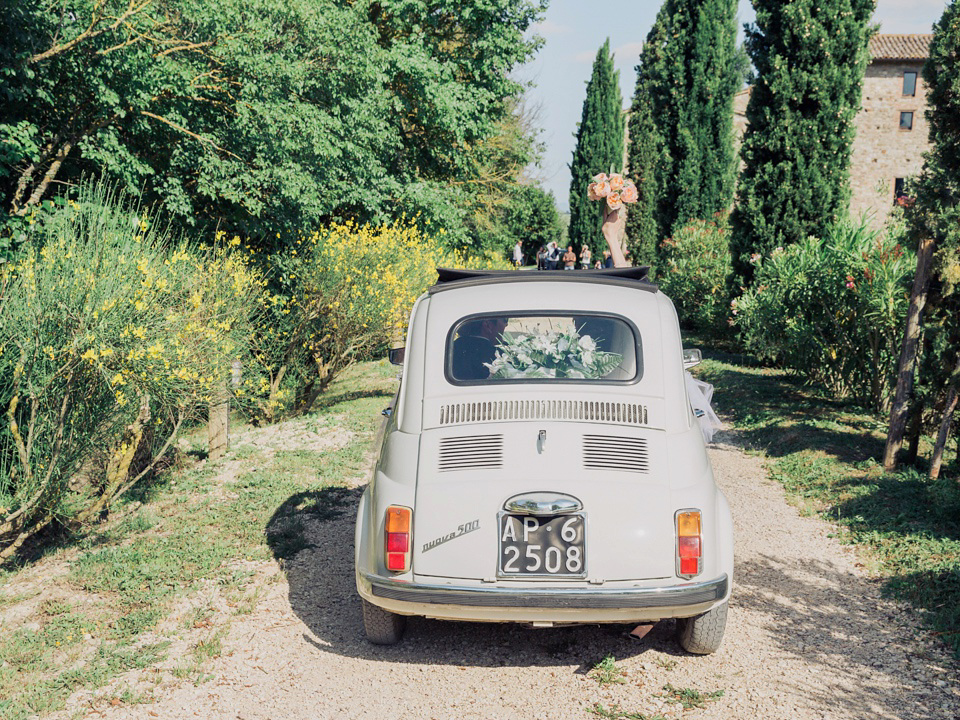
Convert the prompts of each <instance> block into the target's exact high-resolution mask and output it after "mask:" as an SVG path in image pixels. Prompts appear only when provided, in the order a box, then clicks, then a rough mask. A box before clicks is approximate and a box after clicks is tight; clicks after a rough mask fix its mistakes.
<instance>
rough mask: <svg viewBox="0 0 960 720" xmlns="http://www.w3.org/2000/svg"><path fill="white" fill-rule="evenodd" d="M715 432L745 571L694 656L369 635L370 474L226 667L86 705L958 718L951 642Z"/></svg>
mask: <svg viewBox="0 0 960 720" xmlns="http://www.w3.org/2000/svg"><path fill="white" fill-rule="evenodd" d="M720 439H721V442H720V443H718V444H717V445H716V446H715V447H714V448H713V449H712V450H711V455H712V459H713V463H714V468H715V471H716V474H717V477H718V480H719V482H720V484H721V486H722V487H723V488H724V491H725V492H726V493H727V496H728V497H729V499H730V503H731V506H732V508H733V514H734V520H735V523H736V543H737V547H736V554H737V569H736V578H735V585H734V592H733V599H732V601H731V613H730V621H729V624H728V626H727V634H726V639H725V641H724V644H723V647H722V648H721V649H720V651H719V652H718V653H717V654H715V655H712V656H709V657H693V656H687V655H684V654H683V653H682V652H681V651H680V650H679V648H678V647H677V645H676V644H675V643H674V641H673V638H672V630H673V625H672V623H670V622H664V623H660V624H659V625H657V626H655V628H654V629H653V631H652V632H651V633H650V634H649V635H647V636H646V637H645V638H644V639H642V640H637V639H635V638H631V637H629V636H627V635H626V633H625V631H626V630H628V629H629V628H624V627H622V626H616V627H613V626H601V627H596V626H594V627H581V628H564V629H551V630H528V629H524V628H520V627H515V626H509V625H482V624H451V623H441V622H437V621H429V620H422V619H413V620H411V622H410V624H409V627H408V631H407V638H406V639H405V641H404V642H403V643H402V644H401V645H399V646H397V647H390V648H377V647H374V646H371V645H369V644H367V643H366V642H365V640H364V638H363V630H362V625H361V619H360V605H359V601H358V600H357V597H356V595H355V591H354V587H353V560H352V547H353V511H354V508H355V500H356V497H359V489H358V490H357V491H356V496H355V498H354V501H353V502H352V503H351V506H350V507H349V508H348V510H347V512H346V513H344V515H343V516H342V517H340V518H338V519H334V520H328V521H326V522H316V523H314V524H313V525H311V526H310V527H309V529H308V532H309V534H310V541H311V542H312V543H313V545H314V548H312V549H307V550H304V551H302V552H301V553H300V554H299V555H298V556H297V557H296V558H295V560H294V561H293V562H292V563H291V565H290V567H289V569H288V573H287V577H286V578H283V576H282V575H279V574H275V577H274V579H275V580H276V582H268V583H266V584H265V587H264V594H263V596H262V598H261V600H260V602H259V604H258V605H257V608H256V610H255V611H254V612H253V613H252V614H251V615H246V616H240V617H238V618H237V619H235V620H234V621H233V623H232V625H231V630H230V634H229V637H228V639H227V640H226V641H225V642H224V647H225V652H224V654H223V655H222V656H221V657H220V658H218V659H216V660H215V661H213V662H212V663H211V665H210V667H209V670H210V671H211V672H212V673H213V674H214V675H215V679H214V680H212V681H210V682H207V683H203V684H200V685H198V686H193V685H190V684H183V683H181V684H172V685H160V686H159V687H157V688H155V689H154V691H153V692H154V696H155V698H156V702H155V703H153V704H149V705H141V706H133V707H129V706H128V707H118V708H109V707H108V708H106V709H105V710H104V709H102V708H101V709H99V710H98V711H97V712H96V713H94V714H92V715H91V717H93V716H99V717H107V718H124V719H126V718H144V719H145V720H146V719H149V718H156V717H160V718H184V717H201V718H210V719H227V718H229V719H231V720H233V719H234V718H236V719H238V720H255V719H256V720H260V719H266V718H272V719H274V720H286V719H297V718H303V719H307V718H311V719H312V718H377V719H378V720H382V719H383V718H550V720H560V719H562V718H578V719H584V718H591V717H597V715H592V714H590V713H588V709H589V708H591V707H594V706H595V704H596V703H600V704H601V705H602V706H603V707H604V708H606V709H607V710H610V709H612V708H613V707H614V706H619V708H620V710H621V712H623V713H635V715H631V716H627V717H634V718H639V717H641V714H643V715H647V716H656V715H657V714H658V713H659V714H661V715H664V716H666V717H679V716H681V715H682V716H684V717H689V718H698V719H699V718H723V719H724V720H732V719H737V718H743V719H744V720H747V719H749V720H755V719H756V718H765V719H767V720H772V719H777V718H783V719H787V718H790V719H791V720H795V719H797V718H801V719H804V720H805V719H807V718H858V719H860V718H862V719H863V720H867V719H870V720H875V719H876V718H923V719H924V720H929V719H932V718H944V719H947V718H950V719H952V718H957V717H960V686H958V682H957V673H956V669H957V666H956V665H955V664H953V663H952V661H950V660H949V659H948V656H947V654H946V653H945V652H944V651H943V650H942V648H940V647H939V646H936V645H934V644H932V643H931V641H930V638H929V637H927V636H925V635H924V634H923V633H921V632H920V631H918V630H917V629H916V623H915V622H914V620H913V619H912V618H911V617H910V615H909V613H908V612H906V611H905V610H902V609H899V608H898V607H897V606H896V605H895V604H893V603H891V602H888V601H885V600H883V599H881V598H880V592H879V588H878V585H877V584H876V583H874V582H872V581H870V580H869V579H867V578H865V577H864V573H863V572H862V571H861V570H860V568H859V567H858V563H857V559H856V556H855V555H854V553H853V552H852V551H851V550H850V549H849V548H847V547H844V546H841V545H840V544H839V543H838V542H837V541H836V540H834V539H832V538H831V537H829V533H830V532H831V528H830V527H829V526H828V525H827V524H825V523H824V522H822V521H821V520H819V519H817V518H812V517H801V516H799V515H798V514H797V511H796V510H795V509H794V508H792V507H790V506H788V505H787V503H786V502H785V501H784V498H783V493H782V491H781V489H780V487H779V486H777V485H775V484H774V483H772V482H770V481H768V480H766V479H765V475H764V472H763V468H762V466H761V460H760V459H759V458H756V457H751V456H747V455H745V454H744V453H743V452H741V451H740V449H739V448H738V447H736V446H735V445H733V444H726V443H724V442H723V440H724V438H723V436H721V438H720ZM727 439H728V440H729V439H730V438H729V436H727ZM268 571H269V572H274V573H276V571H275V570H270V569H268ZM931 648H933V649H931ZM606 655H613V656H614V657H615V658H616V665H617V667H619V668H620V669H622V670H623V671H624V672H625V673H626V675H625V678H624V679H625V682H624V683H622V684H607V685H600V684H599V683H598V682H597V680H596V679H595V678H594V677H592V676H591V675H590V674H588V673H589V672H590V670H591V668H593V666H594V665H595V664H596V663H597V662H598V661H600V660H601V659H603V658H604V656H606ZM668 684H669V685H671V686H672V687H674V688H678V689H682V688H690V689H695V690H698V691H701V692H702V693H713V692H715V691H722V692H723V694H722V696H720V697H719V698H718V699H716V700H713V701H710V702H708V703H707V704H706V707H705V708H703V709H690V710H686V711H685V710H683V708H682V706H681V705H679V704H676V703H671V702H668V701H667V699H666V698H664V697H663V695H664V694H665V693H664V686H665V685H668ZM74 710H76V707H75V708H74ZM608 717H620V716H618V715H608Z"/></svg>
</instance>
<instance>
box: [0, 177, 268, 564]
mask: <svg viewBox="0 0 960 720" xmlns="http://www.w3.org/2000/svg"><path fill="white" fill-rule="evenodd" d="M127 204H128V203H125V202H124V201H123V199H122V198H118V197H116V196H112V195H111V194H110V193H109V192H107V191H105V190H104V189H103V188H88V189H84V190H82V191H81V193H80V197H79V202H72V201H71V202H70V203H69V204H68V205H65V206H64V207H62V208H61V209H60V210H59V211H57V212H53V213H51V214H49V215H47V216H46V217H44V218H42V219H38V220H37V221H36V222H33V223H32V224H28V226H27V240H26V242H25V244H24V247H23V252H22V253H21V254H20V256H19V257H18V259H17V260H16V261H15V262H13V263H8V264H6V265H4V266H3V268H2V270H0V304H2V306H3V313H2V315H0V412H2V413H3V416H2V420H0V559H4V558H8V557H10V556H11V555H12V554H13V553H14V552H16V550H17V548H18V547H20V545H21V544H22V543H23V542H24V541H26V540H27V539H29V537H31V536H32V535H34V534H35V533H36V532H38V531H39V530H41V529H43V528H45V527H47V526H48V525H51V524H53V523H58V524H60V525H65V526H68V527H78V526H81V525H83V524H85V523H87V522H89V521H94V520H97V519H98V518H99V517H100V515H101V514H102V513H103V512H105V511H106V510H107V509H108V507H109V504H110V502H111V500H113V499H114V498H116V497H117V496H118V495H120V494H122V493H123V492H125V491H126V490H127V489H129V487H131V486H132V484H133V482H135V481H136V480H137V479H139V477H142V476H143V475H144V474H145V472H146V471H147V470H148V469H149V468H150V467H151V466H152V465H153V464H154V463H155V462H156V460H157V459H158V458H159V457H160V456H162V455H163V454H164V453H165V451H166V449H167V448H168V447H169V444H170V442H171V441H172V439H173V438H174V436H175V435H176V432H177V430H178V429H179V427H180V426H181V425H182V423H183V422H185V421H187V420H189V419H190V418H191V417H192V416H194V415H195V414H196V413H197V412H198V411H199V410H201V409H202V408H203V407H204V406H205V405H207V404H208V403H209V402H210V400H211V398H212V397H216V396H220V395H222V394H223V393H224V392H226V390H227V387H228V381H229V378H230V372H231V366H232V363H233V362H234V361H235V360H236V359H237V358H240V357H243V356H245V355H246V354H248V353H249V350H248V348H247V343H248V339H249V336H250V324H251V316H252V309H253V308H255V299H256V295H257V292H258V291H259V289H260V287H261V284H260V282H259V280H258V277H257V275H256V274H255V273H253V272H252V271H251V270H250V269H249V268H248V267H247V266H246V265H244V264H243V263H242V262H240V261H239V260H238V259H237V256H235V255H231V254H229V253H227V252H225V251H223V250H221V251H205V252H202V253H201V252H198V251H194V250H192V249H191V248H189V247H187V246H186V245H183V244H181V245H178V246H172V245H171V244H170V243H169V241H168V240H167V239H166V238H165V237H164V236H163V235H162V234H161V233H158V232H157V231H156V229H155V228H154V226H153V224H152V220H151V219H150V218H149V217H146V216H144V215H143V214H142V213H140V212H138V211H136V210H131V209H129V208H127V207H126V205H127Z"/></svg>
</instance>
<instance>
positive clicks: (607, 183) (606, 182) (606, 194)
mask: <svg viewBox="0 0 960 720" xmlns="http://www.w3.org/2000/svg"><path fill="white" fill-rule="evenodd" d="M587 197H588V198H589V199H590V200H606V201H607V207H608V208H609V209H610V210H619V209H620V208H622V207H623V204H624V203H635V202H636V201H637V198H638V197H639V193H638V192H637V186H636V185H634V183H633V181H632V180H628V179H627V178H625V177H623V175H621V174H620V173H611V174H609V175H607V174H606V173H600V174H599V175H594V177H593V182H592V183H590V184H589V185H588V186H587Z"/></svg>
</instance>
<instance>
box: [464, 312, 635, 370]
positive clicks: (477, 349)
mask: <svg viewBox="0 0 960 720" xmlns="http://www.w3.org/2000/svg"><path fill="white" fill-rule="evenodd" d="M447 355H448V358H447V367H448V368H449V372H450V375H451V378H452V379H453V380H455V381H474V380H491V381H516V380H602V381H611V380H620V381H624V380H633V379H635V378H636V377H637V375H638V363H637V339H636V337H635V335H634V331H633V329H632V328H631V326H630V325H628V324H627V323H626V322H625V321H624V320H622V319H620V318H616V317H610V316H593V315H590V316H578V315H537V316H526V315H518V316H511V315H482V316H476V317H471V318H467V319H465V320H462V321H460V323H458V324H457V325H456V326H455V328H454V331H453V332H452V333H451V335H450V342H449V345H448V347H447Z"/></svg>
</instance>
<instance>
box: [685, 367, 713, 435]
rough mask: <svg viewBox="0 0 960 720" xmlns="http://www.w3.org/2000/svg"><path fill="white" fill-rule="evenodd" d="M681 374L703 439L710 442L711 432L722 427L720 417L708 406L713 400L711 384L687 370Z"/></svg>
mask: <svg viewBox="0 0 960 720" xmlns="http://www.w3.org/2000/svg"><path fill="white" fill-rule="evenodd" d="M683 376H684V381H685V382H686V384H687V396H688V397H689V398H690V406H691V407H692V408H693V414H694V415H696V416H697V420H698V421H699V422H700V431H701V432H702V433H703V439H704V440H705V441H706V442H712V441H713V434H714V433H715V432H716V431H717V430H720V429H722V428H723V423H721V422H720V418H719V417H717V414H716V413H715V412H714V411H713V408H712V407H711V406H710V403H711V402H712V401H713V385H711V384H710V383H705V382H703V381H702V380H697V379H696V378H695V377H694V376H693V375H691V374H690V373H689V372H684V373H683Z"/></svg>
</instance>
